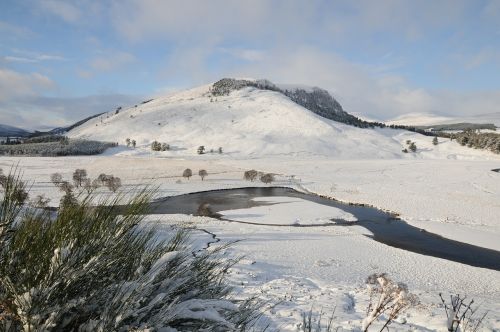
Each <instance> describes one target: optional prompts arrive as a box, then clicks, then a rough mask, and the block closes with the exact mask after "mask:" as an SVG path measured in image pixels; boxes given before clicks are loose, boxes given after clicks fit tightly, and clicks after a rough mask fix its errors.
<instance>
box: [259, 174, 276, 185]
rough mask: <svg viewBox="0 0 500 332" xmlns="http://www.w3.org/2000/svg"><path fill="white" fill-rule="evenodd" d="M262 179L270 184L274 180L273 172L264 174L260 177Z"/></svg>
mask: <svg viewBox="0 0 500 332" xmlns="http://www.w3.org/2000/svg"><path fill="white" fill-rule="evenodd" d="M260 181H262V182H264V183H265V184H269V183H271V182H273V181H274V175H272V174H271V173H267V174H263V175H262V176H261V177H260Z"/></svg>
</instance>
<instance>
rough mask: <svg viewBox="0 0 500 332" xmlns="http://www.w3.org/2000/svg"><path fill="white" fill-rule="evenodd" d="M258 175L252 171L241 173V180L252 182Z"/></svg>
mask: <svg viewBox="0 0 500 332" xmlns="http://www.w3.org/2000/svg"><path fill="white" fill-rule="evenodd" d="M258 174H259V173H258V172H257V171H256V170H254V169H252V170H249V171H246V172H245V173H243V178H244V179H245V180H247V181H252V182H253V181H254V180H255V179H256V178H257V175H258Z"/></svg>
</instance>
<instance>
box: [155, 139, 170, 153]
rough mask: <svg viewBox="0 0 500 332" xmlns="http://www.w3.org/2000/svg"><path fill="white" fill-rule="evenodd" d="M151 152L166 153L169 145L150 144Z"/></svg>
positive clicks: (156, 142)
mask: <svg viewBox="0 0 500 332" xmlns="http://www.w3.org/2000/svg"><path fill="white" fill-rule="evenodd" d="M151 150H153V151H167V150H170V145H168V144H167V143H160V142H158V141H153V142H152V143H151Z"/></svg>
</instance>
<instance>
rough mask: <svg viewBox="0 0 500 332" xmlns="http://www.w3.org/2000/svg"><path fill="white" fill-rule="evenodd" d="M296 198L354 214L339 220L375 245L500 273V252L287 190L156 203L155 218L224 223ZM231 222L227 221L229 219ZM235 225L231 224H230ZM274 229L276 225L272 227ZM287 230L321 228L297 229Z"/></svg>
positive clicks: (242, 191)
mask: <svg viewBox="0 0 500 332" xmlns="http://www.w3.org/2000/svg"><path fill="white" fill-rule="evenodd" d="M275 196H280V197H296V198H301V199H304V200H308V201H311V202H314V203H317V204H322V205H327V206H332V207H335V208H339V209H341V210H344V211H346V212H348V213H351V214H352V215H354V216H355V217H356V219H357V220H358V221H357V222H354V223H352V222H344V223H342V221H341V220H336V222H337V225H338V223H340V224H342V225H358V226H362V227H364V228H366V229H368V230H369V231H370V232H371V233H372V234H373V235H372V236H369V237H370V238H372V239H373V240H375V241H378V242H381V243H384V244H386V245H389V246H392V247H396V248H400V249H403V250H407V251H411V252H415V253H419V254H422V255H428V256H434V257H439V258H443V259H447V260H450V261H454V262H460V263H463V264H467V265H472V266H477V267H482V268H487V269H492V270H497V271H500V252H499V251H495V250H491V249H486V248H482V247H478V246H474V245H470V244H466V243H462V242H458V241H454V240H450V239H447V238H445V237H442V236H440V235H437V234H433V233H429V232H427V231H425V230H423V229H420V228H417V227H414V226H411V225H409V224H408V223H406V222H405V221H403V220H400V219H398V218H394V215H392V214H391V213H388V212H385V211H382V210H379V209H376V208H373V207H368V206H360V205H352V204H348V203H342V202H339V201H335V200H332V199H328V198H323V197H320V196H316V195H312V194H305V193H301V192H298V191H296V190H293V189H291V188H283V187H260V188H256V187H249V188H237V189H224V190H213V191H204V192H197V193H191V194H186V195H179V196H172V197H167V198H163V199H159V200H156V201H155V202H153V203H151V211H150V213H152V214H173V213H180V214H193V215H207V214H209V215H211V216H213V217H217V218H220V219H223V218H222V217H221V216H220V215H219V214H217V212H219V211H227V210H236V209H246V208H251V207H255V206H262V205H272V204H279V203H269V202H255V201H252V199H253V198H257V197H275ZM206 204H209V206H210V208H209V210H208V211H209V213H207V209H203V210H200V206H203V205H205V206H206ZM225 220H227V219H225ZM228 221H231V220H228ZM337 225H336V224H328V225H322V226H324V227H337ZM269 226H274V227H276V225H269ZM285 227H318V225H316V226H314V225H312V226H301V225H298V226H293V225H287V226H285ZM450 227H452V226H450Z"/></svg>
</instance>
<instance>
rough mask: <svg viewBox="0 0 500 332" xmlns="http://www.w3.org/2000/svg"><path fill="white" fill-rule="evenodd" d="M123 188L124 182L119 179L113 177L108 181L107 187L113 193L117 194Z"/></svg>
mask: <svg viewBox="0 0 500 332" xmlns="http://www.w3.org/2000/svg"><path fill="white" fill-rule="evenodd" d="M121 186H122V180H121V179H120V178H119V177H116V176H111V177H109V178H108V179H107V181H106V187H108V189H109V190H111V191H112V192H114V193H115V192H116V191H117V190H118V189H119V188H120V187H121Z"/></svg>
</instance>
